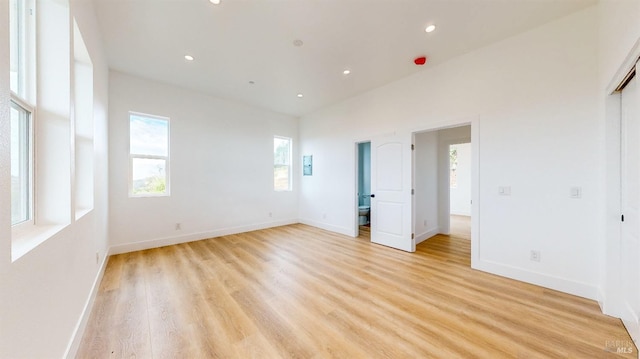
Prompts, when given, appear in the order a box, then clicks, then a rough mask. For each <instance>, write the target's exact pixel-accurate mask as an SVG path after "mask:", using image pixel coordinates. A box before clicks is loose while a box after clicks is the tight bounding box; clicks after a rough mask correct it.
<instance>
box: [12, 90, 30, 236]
mask: <svg viewBox="0 0 640 359" xmlns="http://www.w3.org/2000/svg"><path fill="white" fill-rule="evenodd" d="M31 133H32V126H31V112H29V111H27V110H25V109H24V108H23V107H22V106H20V105H18V104H17V103H16V102H13V101H12V102H11V225H16V224H20V223H24V222H29V221H31V220H32V218H33V215H32V213H33V209H32V207H33V205H32V204H33V200H32V193H33V190H32V189H33V184H32V183H33V181H32V178H33V176H32V172H33V160H32V158H33V153H32V150H31V149H32V146H33V145H32V143H31V142H32V135H31Z"/></svg>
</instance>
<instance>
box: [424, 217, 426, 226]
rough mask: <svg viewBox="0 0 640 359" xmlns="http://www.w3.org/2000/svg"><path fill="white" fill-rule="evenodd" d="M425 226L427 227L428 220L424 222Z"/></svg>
mask: <svg viewBox="0 0 640 359" xmlns="http://www.w3.org/2000/svg"><path fill="white" fill-rule="evenodd" d="M424 226H425V227H426V226H427V220H426V219H425V220H424Z"/></svg>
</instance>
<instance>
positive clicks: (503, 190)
mask: <svg viewBox="0 0 640 359" xmlns="http://www.w3.org/2000/svg"><path fill="white" fill-rule="evenodd" d="M498 194H499V195H501V196H511V186H500V187H498Z"/></svg>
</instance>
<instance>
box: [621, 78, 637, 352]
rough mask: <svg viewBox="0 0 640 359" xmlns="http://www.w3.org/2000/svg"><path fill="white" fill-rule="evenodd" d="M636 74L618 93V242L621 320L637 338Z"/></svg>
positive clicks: (633, 336)
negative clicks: (619, 213)
mask: <svg viewBox="0 0 640 359" xmlns="http://www.w3.org/2000/svg"><path fill="white" fill-rule="evenodd" d="M638 76H640V73H637V72H636V76H635V78H633V79H632V80H631V82H629V84H627V86H626V87H625V88H624V89H623V90H622V95H621V115H622V118H621V126H622V138H621V140H622V154H621V155H622V158H621V189H622V194H621V206H622V213H623V215H624V221H623V222H622V236H621V243H620V269H621V283H620V284H621V286H622V288H621V290H620V292H621V293H622V299H623V302H624V303H623V306H625V307H624V308H622V312H623V317H622V320H623V322H624V324H625V326H626V327H627V330H628V331H629V334H631V337H632V338H633V339H634V340H635V341H636V342H638V341H640V324H639V322H638V317H639V316H640V88H638V86H639V85H638Z"/></svg>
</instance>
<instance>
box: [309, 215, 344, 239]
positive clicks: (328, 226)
mask: <svg viewBox="0 0 640 359" xmlns="http://www.w3.org/2000/svg"><path fill="white" fill-rule="evenodd" d="M298 223H302V224H306V225H308V226H312V227H316V228H320V229H324V230H326V231H329V232H334V233H340V234H344V235H345V236H349V237H356V233H355V227H354V228H345V227H339V226H334V225H331V224H328V223H323V222H318V221H314V220H311V219H303V218H301V219H299V220H298Z"/></svg>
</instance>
